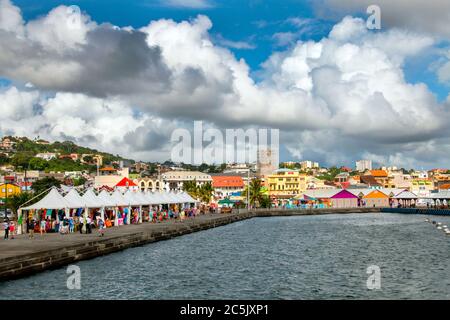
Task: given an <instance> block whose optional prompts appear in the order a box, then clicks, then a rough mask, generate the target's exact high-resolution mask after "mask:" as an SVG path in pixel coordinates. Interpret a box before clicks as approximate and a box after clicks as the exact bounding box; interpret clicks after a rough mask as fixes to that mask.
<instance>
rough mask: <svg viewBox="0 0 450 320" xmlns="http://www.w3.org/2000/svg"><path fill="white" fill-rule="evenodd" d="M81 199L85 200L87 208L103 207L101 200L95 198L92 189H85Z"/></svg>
mask: <svg viewBox="0 0 450 320" xmlns="http://www.w3.org/2000/svg"><path fill="white" fill-rule="evenodd" d="M82 198H83V200H84V201H86V207H87V208H100V207H103V204H102V203H101V201H100V200H99V199H98V198H97V196H96V195H95V193H94V191H93V190H92V189H88V190H86V192H85V193H84V194H83V196H82Z"/></svg>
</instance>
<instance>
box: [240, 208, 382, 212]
mask: <svg viewBox="0 0 450 320" xmlns="http://www.w3.org/2000/svg"><path fill="white" fill-rule="evenodd" d="M380 209H381V208H380V207H345V208H333V207H318V208H315V207H308V208H305V207H291V208H286V207H271V208H252V209H250V210H248V209H233V213H247V212H249V211H250V212H267V211H303V212H308V211H336V212H340V211H349V210H380Z"/></svg>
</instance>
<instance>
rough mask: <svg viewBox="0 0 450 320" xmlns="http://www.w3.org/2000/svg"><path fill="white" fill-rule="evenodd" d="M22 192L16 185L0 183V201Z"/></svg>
mask: <svg viewBox="0 0 450 320" xmlns="http://www.w3.org/2000/svg"><path fill="white" fill-rule="evenodd" d="M20 192H22V190H21V189H20V187H19V186H18V185H15V184H12V183H2V184H0V199H6V197H8V198H10V197H12V196H13V195H15V194H19V193H20Z"/></svg>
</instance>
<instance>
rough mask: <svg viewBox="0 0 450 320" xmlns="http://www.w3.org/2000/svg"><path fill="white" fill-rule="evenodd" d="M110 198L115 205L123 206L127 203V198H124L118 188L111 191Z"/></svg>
mask: <svg viewBox="0 0 450 320" xmlns="http://www.w3.org/2000/svg"><path fill="white" fill-rule="evenodd" d="M111 200H112V202H113V203H114V204H115V206H116V207H123V206H128V205H129V202H128V200H127V199H125V198H124V196H123V195H122V193H121V192H120V191H119V190H116V191H114V192H113V194H112V195H111Z"/></svg>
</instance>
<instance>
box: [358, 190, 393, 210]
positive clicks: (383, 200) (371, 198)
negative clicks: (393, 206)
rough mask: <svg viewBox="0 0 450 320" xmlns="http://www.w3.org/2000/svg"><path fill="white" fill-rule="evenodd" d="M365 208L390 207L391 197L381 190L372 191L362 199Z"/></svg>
mask: <svg viewBox="0 0 450 320" xmlns="http://www.w3.org/2000/svg"><path fill="white" fill-rule="evenodd" d="M362 199H363V201H364V206H365V207H368V208H372V207H377V208H383V207H389V196H388V195H387V194H385V193H384V192H381V191H380V190H372V191H371V192H369V193H368V194H366V195H364V196H363V197H362Z"/></svg>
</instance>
